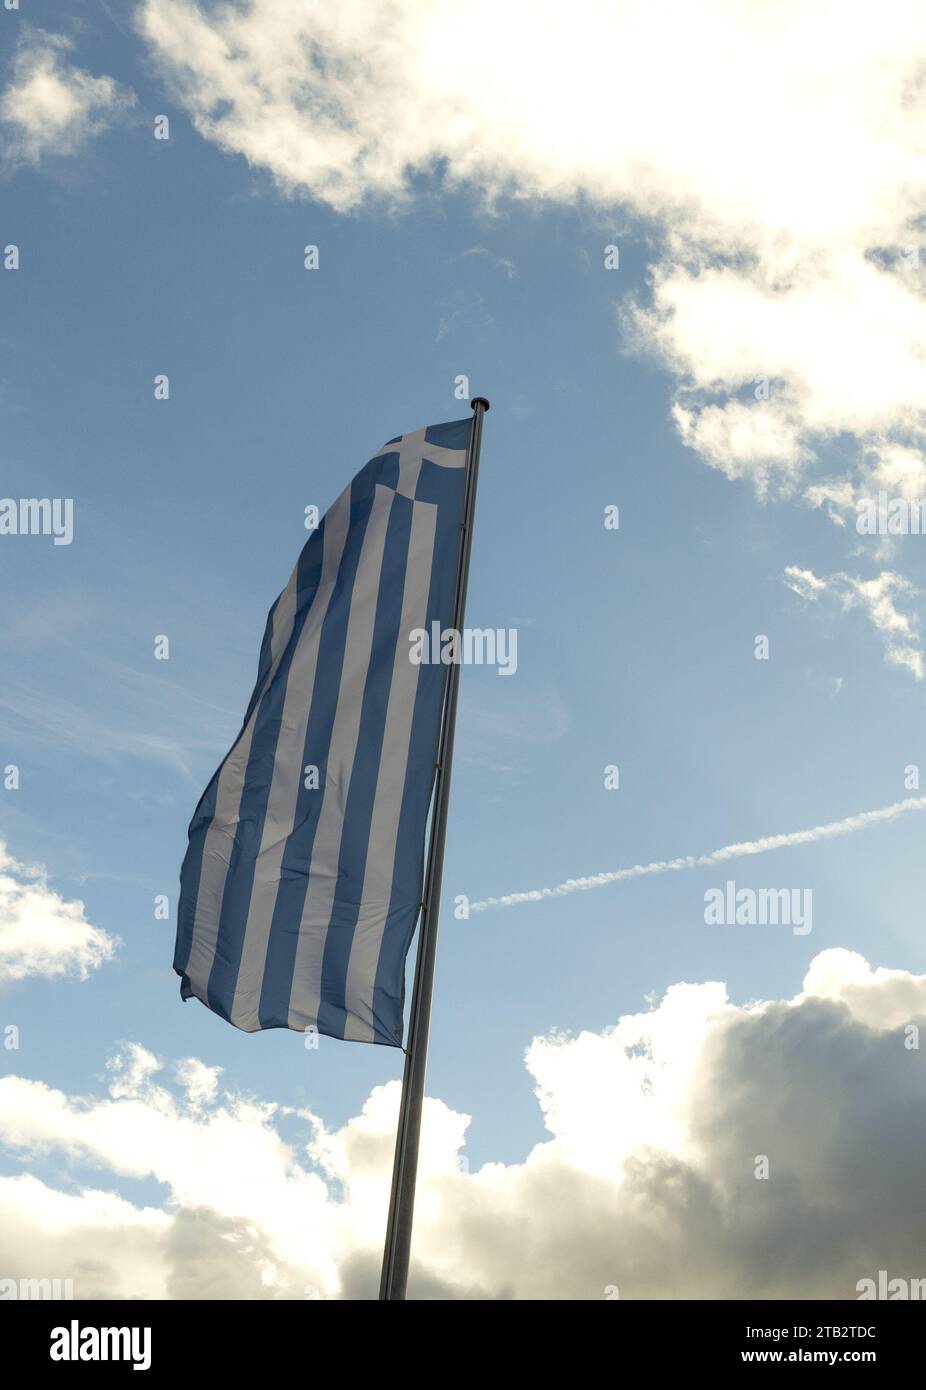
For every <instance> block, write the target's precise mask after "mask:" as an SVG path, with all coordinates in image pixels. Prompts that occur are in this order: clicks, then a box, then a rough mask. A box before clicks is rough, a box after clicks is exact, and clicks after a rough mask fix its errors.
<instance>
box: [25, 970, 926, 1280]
mask: <svg viewBox="0 0 926 1390" xmlns="http://www.w3.org/2000/svg"><path fill="white" fill-rule="evenodd" d="M924 1020H926V976H917V975H913V974H910V973H909V972H907V971H903V970H888V969H884V968H879V969H877V970H872V969H871V967H870V966H869V965H868V963H867V962H866V961H865V960H864V959H863V958H862V957H861V956H858V955H857V954H855V953H853V952H850V951H846V950H841V949H834V950H828V951H824V952H823V953H822V954H820V955H818V956H817V957H816V959H815V960H814V961H813V962H812V963H811V965H810V968H809V970H808V973H807V976H806V978H805V980H804V982H803V988H802V990H801V992H800V993H799V994H797V995H796V996H795V997H794V998H793V999H789V1000H774V1001H763V1002H758V1003H752V1004H750V1005H748V1006H743V1007H738V1006H736V1005H734V1004H733V1003H731V1002H730V1000H729V999H728V997H727V992H726V990H725V988H724V986H723V985H722V984H719V983H706V984H687V983H682V984H676V985H673V986H672V987H671V988H670V989H669V990H667V992H666V994H665V996H664V997H663V999H662V1000H661V1002H660V1003H659V1004H658V1006H657V1007H655V1008H652V1009H650V1010H649V1011H648V1012H645V1013H640V1014H634V1015H627V1016H625V1017H623V1018H621V1019H620V1020H619V1022H618V1023H617V1024H616V1025H615V1026H614V1027H612V1028H606V1029H605V1030H604V1031H603V1032H601V1033H588V1032H583V1033H580V1034H579V1035H578V1036H565V1035H562V1034H559V1033H556V1032H553V1033H550V1034H548V1035H547V1036H545V1037H539V1038H535V1039H534V1041H533V1042H532V1043H531V1045H530V1047H529V1048H528V1050H527V1053H526V1064H527V1068H528V1071H529V1073H530V1076H531V1078H532V1081H533V1084H534V1088H535V1092H536V1095H537V1098H538V1101H539V1104H540V1106H541V1109H542V1112H543V1117H544V1122H545V1125H546V1128H547V1131H548V1136H549V1137H548V1138H547V1139H546V1140H544V1141H543V1142H541V1143H539V1144H537V1145H536V1146H535V1147H534V1148H533V1150H532V1151H531V1152H530V1153H529V1154H528V1155H527V1156H526V1158H525V1159H524V1161H523V1162H521V1163H509V1164H504V1163H487V1164H485V1165H484V1166H483V1167H482V1168H480V1169H479V1170H478V1171H473V1172H470V1171H468V1170H467V1167H466V1164H465V1162H464V1161H463V1160H464V1151H465V1139H466V1130H467V1126H468V1124H469V1117H468V1116H466V1115H463V1114H459V1113H457V1112H455V1111H453V1110H452V1109H450V1108H449V1107H448V1106H446V1105H445V1104H443V1103H442V1102H441V1101H439V1100H436V1099H430V1100H428V1102H427V1105H426V1112H425V1122H424V1131H423V1143H422V1157H421V1176H420V1182H419V1198H418V1209H417V1219H416V1232H415V1251H414V1261H413V1271H412V1282H411V1294H412V1296H414V1297H418V1298H429V1297H436V1298H576V1299H586V1298H589V1299H595V1298H602V1297H604V1294H605V1290H606V1289H607V1288H608V1287H609V1286H617V1288H618V1289H619V1290H620V1296H621V1297H622V1298H651V1297H655V1298H676V1297H677V1298H691V1297H721V1298H740V1297H744V1296H753V1297H764V1298H779V1297H811V1298H814V1297H818V1298H822V1297H835V1298H850V1299H851V1298H854V1297H856V1296H857V1293H856V1285H857V1284H858V1282H859V1280H861V1279H864V1278H868V1277H872V1276H876V1275H877V1271H878V1270H879V1269H887V1270H889V1271H890V1272H892V1274H899V1275H902V1276H914V1277H919V1276H921V1275H923V1274H924V1273H926V1271H924V1270H923V1269H922V1268H921V1261H922V1250H921V1248H920V1244H919V1236H918V1232H917V1230H916V1229H915V1223H911V1222H910V1220H909V1211H910V1210H911V1209H914V1208H915V1205H916V1203H917V1202H918V1201H919V1194H920V1188H921V1154H922V1151H923V1144H924V1141H926V1106H924V1104H923V1102H924V1099H926V1076H924V1073H923V1068H922V1066H921V1065H920V1062H919V1053H918V1052H917V1051H916V1050H915V1049H914V1048H913V1046H912V1041H913V1040H915V1038H916V1034H915V1031H914V1029H915V1027H916V1026H917V1024H919V1026H922V1024H923V1022H924ZM205 1070H206V1071H208V1070H209V1069H205ZM194 1071H195V1069H194ZM190 1075H191V1070H190V1068H189V1067H188V1066H187V1067H186V1068H185V1069H184V1070H183V1071H182V1077H186V1078H187V1080H188V1079H189V1077H190ZM196 1075H198V1076H199V1077H200V1079H201V1078H202V1075H203V1074H202V1073H199V1072H196ZM112 1078H113V1079H112V1082H111V1085H110V1092H109V1094H108V1095H106V1096H97V1097H96V1098H88V1097H86V1096H82V1097H76V1096H73V1097H72V1096H68V1095H66V1094H64V1093H63V1092H61V1091H58V1090H55V1089H53V1088H50V1087H48V1086H45V1085H43V1084H42V1083H41V1082H40V1081H35V1080H27V1079H25V1078H22V1077H16V1076H8V1077H6V1078H4V1079H3V1080H0V1132H2V1134H3V1135H4V1140H3V1142H4V1143H5V1145H6V1146H7V1148H8V1149H9V1150H10V1151H11V1152H12V1154H13V1155H14V1156H16V1157H18V1158H19V1159H20V1160H21V1161H23V1162H26V1163H27V1162H28V1160H29V1159H30V1157H32V1156H34V1155H45V1156H54V1157H55V1159H56V1161H57V1162H58V1163H60V1162H61V1161H62V1159H71V1160H74V1161H76V1162H79V1163H81V1164H91V1165H95V1166H97V1167H98V1168H99V1169H100V1170H102V1172H103V1173H104V1174H105V1181H103V1182H101V1183H100V1184H96V1185H94V1186H93V1187H87V1188H83V1189H80V1190H77V1191H71V1192H68V1193H63V1192H59V1191H56V1190H55V1189H54V1188H51V1187H49V1186H46V1185H43V1184H42V1183H40V1182H39V1181H38V1180H37V1179H36V1178H34V1177H32V1176H29V1175H28V1173H27V1174H25V1175H22V1176H19V1177H12V1178H7V1179H5V1180H3V1181H2V1182H0V1209H2V1210H3V1212H4V1218H5V1219H4V1220H2V1221H0V1266H2V1268H3V1269H4V1271H5V1272H6V1273H8V1274H9V1275H10V1276H11V1277H23V1276H28V1275H35V1274H36V1273H37V1272H39V1271H40V1270H41V1271H44V1272H46V1273H47V1274H48V1275H49V1276H51V1275H54V1276H56V1277H59V1278H67V1277H72V1278H74V1279H75V1293H76V1295H77V1296H78V1297H80V1296H85V1297H97V1296H104V1295H110V1296H111V1295H112V1294H114V1293H115V1294H121V1295H123V1296H129V1297H131V1296H140V1297H184V1298H190V1297H192V1298H196V1297H200V1298H202V1297H212V1298H254V1297H264V1298H314V1297H320V1298H339V1297H342V1298H364V1297H375V1294H376V1287H377V1278H378V1268H379V1261H380V1257H381V1250H382V1238H383V1229H384V1222H385V1216H386V1196H387V1190H388V1176H389V1169H390V1163H391V1158H392V1147H393V1135H394V1126H395V1121H396V1113H397V1106H398V1085H397V1084H396V1083H390V1084H389V1085H387V1086H382V1087H378V1088H376V1089H375V1090H374V1091H373V1092H372V1094H371V1095H370V1097H369V1099H368V1100H367V1103H366V1104H365V1105H364V1107H363V1110H362V1112H361V1113H360V1114H359V1115H357V1116H355V1117H354V1118H352V1119H350V1120H349V1121H348V1122H347V1123H346V1124H345V1125H343V1126H342V1127H340V1128H335V1129H330V1128H328V1127H327V1126H326V1125H325V1124H324V1122H323V1121H322V1120H321V1119H320V1118H319V1117H317V1116H315V1115H313V1114H312V1113H310V1112H308V1111H299V1112H294V1111H292V1110H286V1109H285V1108H284V1107H281V1106H279V1105H277V1104H274V1103H273V1102H267V1101H261V1100H258V1099H255V1098H254V1097H250V1096H242V1095H238V1094H235V1093H234V1092H233V1091H231V1090H224V1091H221V1092H220V1091H218V1090H216V1092H215V1093H214V1094H213V1093H212V1088H211V1085H205V1086H203V1085H194V1086H193V1087H192V1090H193V1092H194V1094H193V1095H192V1096H191V1094H190V1087H189V1086H185V1087H184V1086H181V1087H180V1089H179V1090H177V1089H176V1088H172V1087H170V1086H169V1085H168V1084H167V1083H166V1080H165V1069H164V1067H163V1066H161V1065H160V1064H159V1062H158V1061H157V1059H155V1058H154V1057H153V1056H152V1055H151V1054H150V1053H149V1052H147V1051H146V1049H144V1048H142V1047H138V1046H134V1047H131V1048H129V1049H128V1050H127V1051H126V1052H125V1053H124V1054H123V1055H122V1057H121V1058H120V1059H119V1060H118V1062H117V1064H116V1065H115V1066H114V1067H113V1068H112ZM763 1157H764V1158H765V1159H767V1161H768V1171H769V1175H770V1176H769V1177H768V1178H767V1179H757V1177H756V1176H755V1174H756V1171H757V1164H760V1160H761V1159H762V1158H763ZM760 1170H761V1164H760ZM133 1178H143V1179H144V1178H146V1179H154V1180H156V1181H158V1182H160V1183H162V1184H163V1185H164V1187H165V1200H164V1203H163V1207H161V1208H157V1207H151V1206H135V1205H134V1204H132V1203H130V1202H129V1201H128V1199H127V1198H125V1197H123V1196H120V1195H116V1194H115V1193H113V1192H110V1191H104V1190H101V1189H102V1188H103V1187H107V1188H108V1187H111V1186H113V1185H115V1184H116V1183H118V1182H119V1181H120V1180H125V1179H133ZM7 1215H8V1216H9V1220H7V1219H6V1217H7ZM88 1249H92V1250H93V1252H94V1254H93V1260H92V1261H88V1260H87V1259H86V1257H85V1256H84V1255H82V1252H85V1251H86V1250H88Z"/></svg>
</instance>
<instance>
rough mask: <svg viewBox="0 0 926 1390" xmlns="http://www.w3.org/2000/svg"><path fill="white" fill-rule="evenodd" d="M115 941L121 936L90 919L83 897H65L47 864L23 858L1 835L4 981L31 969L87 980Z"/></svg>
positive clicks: (0, 965) (0, 968)
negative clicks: (14, 854)
mask: <svg viewBox="0 0 926 1390" xmlns="http://www.w3.org/2000/svg"><path fill="white" fill-rule="evenodd" d="M115 947H116V938H115V937H112V936H110V935H109V933H108V932H105V931H103V930H102V928H101V927H94V926H93V925H92V924H91V923H90V922H88V921H87V918H86V916H85V915H84V905H83V903H82V902H80V901H79V900H78V899H71V900H69V899H66V898H62V897H61V896H60V894H58V893H56V892H55V891H54V889H53V888H51V887H50V886H49V882H48V874H47V871H46V870H45V868H44V867H43V866H42V865H40V864H38V865H36V864H21V863H20V862H19V861H18V860H16V859H14V858H13V857H12V855H11V854H9V852H8V851H7V847H6V845H5V844H4V843H3V841H2V840H0V982H3V981H8V980H23V979H25V978H26V977H27V976H30V975H45V976H50V975H69V976H76V977H77V978H78V979H81V980H85V979H86V978H87V976H88V975H89V974H90V972H91V970H97V969H99V967H100V966H101V965H103V964H104V962H105V961H107V960H109V959H110V958H111V957H112V954H113V952H114V950H115Z"/></svg>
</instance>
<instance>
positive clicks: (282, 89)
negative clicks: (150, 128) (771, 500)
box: [139, 0, 926, 502]
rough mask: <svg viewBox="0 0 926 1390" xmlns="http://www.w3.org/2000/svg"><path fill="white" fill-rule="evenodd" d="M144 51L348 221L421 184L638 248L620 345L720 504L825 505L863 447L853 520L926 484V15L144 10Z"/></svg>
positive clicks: (904, 3)
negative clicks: (656, 389) (739, 482)
mask: <svg viewBox="0 0 926 1390" xmlns="http://www.w3.org/2000/svg"><path fill="white" fill-rule="evenodd" d="M139 25H140V29H141V32H142V34H143V35H144V38H145V40H146V41H147V43H148V45H149V46H150V49H151V52H152V53H153V55H154V57H155V59H156V61H157V62H158V63H159V64H160V66H161V68H162V70H163V71H164V73H165V74H166V75H167V76H168V78H169V79H170V81H171V82H172V83H173V85H174V87H175V90H176V92H177V94H178V97H179V99H181V100H182V101H183V102H184V103H185V105H186V107H187V109H188V110H189V112H190V114H191V117H192V119H193V121H194V123H195V124H196V126H197V128H198V130H199V131H200V132H201V134H202V135H204V136H205V137H206V138H207V139H210V140H213V141H215V142H216V143H217V144H218V145H220V146H221V147H222V148H223V149H225V150H226V151H229V152H232V153H235V154H238V155H243V156H244V157H245V158H246V159H247V160H248V161H249V162H250V163H251V164H252V165H253V166H254V167H255V168H259V169H263V170H267V171H269V172H270V173H271V174H272V175H273V177H274V178H275V179H276V180H277V182H278V183H279V185H280V186H281V188H283V189H285V190H287V191H289V192H304V193H307V194H310V195H312V196H313V197H316V198H320V199H323V200H325V201H327V202H328V203H330V204H331V205H332V206H333V207H335V208H338V209H341V210H343V211H346V210H349V209H352V208H355V207H357V206H358V205H359V204H361V203H362V202H363V201H364V199H367V198H370V197H378V198H382V197H386V198H390V199H401V198H404V197H406V196H408V193H409V189H410V188H411V185H412V180H413V178H414V176H415V175H417V174H420V173H422V172H429V173H437V174H439V175H440V176H442V177H443V178H444V180H445V181H446V182H447V183H448V184H451V185H453V184H457V185H459V184H463V183H466V184H468V185H469V186H471V187H473V188H474V189H476V190H477V191H479V192H480V193H484V194H486V195H487V196H489V197H490V198H495V197H497V196H499V195H502V194H508V195H512V196H514V197H519V198H533V199H550V200H556V201H560V202H567V201H568V202H576V201H586V202H591V203H593V204H594V205H596V206H597V207H598V208H599V209H600V210H602V211H604V210H607V211H611V210H616V211H617V213H618V216H619V218H620V219H621V220H622V221H623V222H624V223H626V220H627V219H628V218H629V219H636V220H639V221H640V222H642V223H643V224H644V225H646V226H647V227H648V228H649V229H651V231H652V234H653V235H652V241H653V244H654V247H655V248H656V254H655V258H654V262H653V265H652V268H651V273H652V295H651V297H650V299H649V300H648V302H646V303H645V304H644V303H640V304H637V305H635V306H632V307H631V308H629V309H628V310H627V312H626V314H625V318H626V325H627V328H628V330H630V331H631V333H632V334H633V335H635V336H636V339H637V341H638V343H639V345H640V346H641V347H643V348H645V349H648V350H650V351H654V352H656V353H657V354H658V356H659V357H660V359H661V360H662V361H663V362H664V363H665V364H668V365H669V366H670V367H671V368H672V369H673V371H674V372H675V374H676V378H677V385H678V393H677V399H676V402H675V419H676V422H677V424H678V428H679V430H680V432H681V434H682V437H683V438H684V439H685V441H686V442H687V443H689V444H690V445H691V446H692V447H694V448H696V449H698V450H699V451H700V453H701V454H702V456H703V457H704V459H705V460H706V461H707V462H708V463H709V464H711V465H712V466H714V467H717V468H720V469H722V470H723V471H724V472H725V473H727V474H728V475H729V476H730V477H750V478H752V479H753V481H754V482H755V484H756V486H757V487H758V489H759V490H760V492H763V493H768V492H769V491H770V490H775V491H783V492H785V493H790V494H796V495H800V494H804V495H807V498H808V500H809V501H811V502H814V501H816V502H819V501H820V496H819V493H817V492H814V491H812V490H813V489H817V488H819V487H820V486H821V485H823V486H828V489H829V492H832V491H833V489H834V488H835V489H836V491H837V492H838V485H839V480H838V479H836V480H828V484H827V481H826V480H824V483H822V484H821V480H820V479H819V478H817V477H815V476H814V470H815V467H816V464H817V459H818V453H819V448H820V446H821V445H822V444H823V443H824V442H825V441H826V440H828V439H832V438H834V437H835V436H837V435H842V434H847V433H848V434H852V435H854V436H855V437H856V439H857V440H858V450H857V453H856V456H855V458H854V460H853V462H852V464H851V465H850V467H849V470H848V472H849V474H851V477H849V478H845V477H844V478H843V479H842V481H843V483H846V482H847V481H848V483H849V487H850V492H851V490H852V489H854V488H855V486H856V485H857V484H858V483H859V481H860V480H861V479H864V478H867V476H868V460H869V458H870V452H869V451H870V450H871V449H874V450H891V449H896V448H905V449H907V450H909V451H911V452H912V454H913V456H914V457H915V459H916V460H917V461H921V460H922V457H923V455H922V453H921V446H922V443H923V438H924V432H926V406H924V402H926V357H924V354H923V352H922V344H923V342H924V340H926V297H924V291H923V274H924V273H926V272H924V271H921V268H920V256H919V250H918V241H919V229H920V220H919V219H920V216H921V211H922V182H923V177H922V168H923V163H922V161H923V153H924V147H926V135H924V131H926V122H924V120H923V117H924V113H926V84H924V82H923V79H922V73H923V63H924V58H926V11H924V10H923V8H922V6H921V5H920V4H918V3H917V0H885V3H884V4H883V5H882V6H880V7H879V10H878V12H877V14H876V13H875V12H874V10H871V9H864V8H859V7H855V8H854V9H853V10H852V11H851V13H847V11H846V10H845V7H839V6H838V5H835V4H834V3H832V0H810V2H809V3H808V0H774V3H772V0H767V3H755V4H751V5H740V4H737V3H735V0H703V3H701V4H699V5H697V6H692V5H685V4H683V3H681V2H680V0H679V3H672V4H669V5H668V6H666V5H662V6H649V7H647V6H641V5H637V4H632V3H619V4H614V3H611V2H610V0H577V3H575V4H572V5H568V6H563V5H561V4H558V3H556V0H537V3H536V4H535V5H533V6H532V7H531V11H530V17H529V20H527V19H525V16H524V14H523V12H522V11H521V8H520V7H518V6H510V5H509V6H505V5H501V6H500V5H498V3H497V0H472V3H471V4H469V5H467V6H465V7H462V8H461V7H460V6H458V5H456V4H454V3H452V0H392V3H390V4H388V5H380V6H373V7H371V6H370V5H369V4H368V3H366V0H341V3H339V4H338V5H308V6H303V5H293V4H290V3H289V2H288V0H241V3H237V4H234V5H222V6H216V7H209V8H206V7H204V6H202V5H199V4H196V3H194V0H143V3H142V5H141V6H140V11H139ZM666 33H670V34H671V39H672V41H671V43H670V44H667V43H666V42H665V36H666ZM487 34H490V35H491V42H486V35H487ZM551 73H554V74H555V75H556V80H555V82H553V83H552V84H551V82H550V80H549V74H551ZM924 265H926V258H924ZM759 379H761V380H762V381H763V382H766V383H767V390H766V389H765V388H764V387H763V388H761V389H760V390H758V392H757V389H756V387H755V383H756V381H757V380H759ZM757 396H758V398H757Z"/></svg>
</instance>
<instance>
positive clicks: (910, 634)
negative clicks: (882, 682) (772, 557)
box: [785, 565, 926, 681]
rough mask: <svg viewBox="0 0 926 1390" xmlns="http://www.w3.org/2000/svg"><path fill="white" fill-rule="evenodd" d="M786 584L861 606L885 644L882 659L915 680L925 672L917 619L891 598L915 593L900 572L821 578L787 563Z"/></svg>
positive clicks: (811, 594)
mask: <svg viewBox="0 0 926 1390" xmlns="http://www.w3.org/2000/svg"><path fill="white" fill-rule="evenodd" d="M785 583H786V584H787V586H788V588H789V589H793V590H794V592H795V593H796V594H799V595H800V596H801V598H805V599H810V600H812V601H814V602H816V601H817V600H818V599H820V598H823V597H824V596H825V595H830V596H831V597H832V598H834V599H835V600H836V601H837V602H838V603H839V604H840V605H841V607H842V608H843V609H844V610H845V611H848V610H849V609H852V608H860V609H861V610H862V612H863V613H864V614H865V616H866V617H867V618H868V621H869V622H870V623H871V625H872V627H874V629H875V631H876V632H878V633H879V635H880V637H881V640H882V642H883V643H884V659H885V661H887V662H888V663H889V664H890V665H891V666H901V667H903V668H904V670H907V671H909V672H910V673H911V675H912V676H914V677H915V679H916V680H918V681H921V680H922V679H923V677H924V675H926V662H924V659H923V646H922V641H921V639H920V635H919V632H918V631H917V628H918V621H917V619H916V618H914V617H910V616H909V615H908V614H906V613H902V612H901V611H900V609H899V608H898V607H897V605H896V603H895V601H894V600H895V598H898V597H899V598H901V599H910V598H913V597H914V596H915V595H916V594H917V593H918V590H917V589H916V588H915V587H914V585H913V584H911V583H910V581H909V579H905V578H904V576H903V575H902V574H895V573H893V572H892V571H891V570H882V571H881V573H880V574H879V575H878V577H877V579H859V578H858V577H857V576H853V575H850V574H831V575H829V576H828V577H826V578H820V576H819V575H816V574H814V573H813V571H812V570H804V569H800V568H799V567H798V566H797V565H788V567H787V569H786V570H785Z"/></svg>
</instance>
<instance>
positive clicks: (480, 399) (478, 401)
mask: <svg viewBox="0 0 926 1390" xmlns="http://www.w3.org/2000/svg"><path fill="white" fill-rule="evenodd" d="M477 405H481V406H482V408H483V410H491V409H492V406H491V404H490V402H489V400H488V397H486V396H474V397H473V399H472V400H471V401H470V403H469V408H470V410H475V409H476V406H477Z"/></svg>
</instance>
